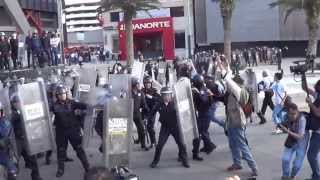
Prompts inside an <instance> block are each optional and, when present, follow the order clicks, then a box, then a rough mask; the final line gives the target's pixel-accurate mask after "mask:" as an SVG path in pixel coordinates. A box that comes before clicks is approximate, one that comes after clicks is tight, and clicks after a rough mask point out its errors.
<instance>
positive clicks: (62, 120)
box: [52, 85, 90, 177]
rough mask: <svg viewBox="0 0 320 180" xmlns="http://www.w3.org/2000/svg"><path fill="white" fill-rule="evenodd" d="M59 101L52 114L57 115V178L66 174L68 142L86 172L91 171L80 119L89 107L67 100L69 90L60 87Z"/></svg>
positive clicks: (55, 123)
mask: <svg viewBox="0 0 320 180" xmlns="http://www.w3.org/2000/svg"><path fill="white" fill-rule="evenodd" d="M56 96H57V101H56V102H55V103H54V105H53V109H52V112H53V113H54V115H55V121H54V125H55V127H56V129H55V130H56V144H57V158H58V171H57V174H56V177H61V176H63V174H64V161H65V159H66V149H67V146H68V142H70V144H71V145H72V147H73V149H74V150H75V151H76V153H77V156H78V158H79V159H80V161H81V163H82V166H83V167H84V169H85V171H88V170H89V166H90V165H89V162H88V159H87V155H86V153H85V151H84V149H83V148H82V146H81V145H82V134H81V122H80V120H79V119H80V118H79V117H81V116H83V115H84V114H85V110H86V108H87V106H86V105H85V104H83V103H79V102H75V101H74V100H71V99H68V98H67V89H66V88H65V87H64V86H62V85H60V86H58V87H57V89H56Z"/></svg>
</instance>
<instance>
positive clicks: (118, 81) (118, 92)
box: [108, 74, 131, 98]
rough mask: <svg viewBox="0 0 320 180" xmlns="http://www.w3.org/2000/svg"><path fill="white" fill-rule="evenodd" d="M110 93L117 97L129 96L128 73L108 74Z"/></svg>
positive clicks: (129, 78) (129, 82) (129, 83)
mask: <svg viewBox="0 0 320 180" xmlns="http://www.w3.org/2000/svg"><path fill="white" fill-rule="evenodd" d="M108 82H109V84H110V85H111V88H112V89H111V92H112V95H113V96H115V97H118V98H125V97H131V76H130V75H128V74H110V75H109V79H108Z"/></svg>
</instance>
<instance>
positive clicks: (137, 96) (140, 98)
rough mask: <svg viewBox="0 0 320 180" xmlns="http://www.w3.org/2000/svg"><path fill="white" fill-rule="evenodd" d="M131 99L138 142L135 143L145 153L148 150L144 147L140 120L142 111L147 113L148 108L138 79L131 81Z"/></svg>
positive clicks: (143, 133)
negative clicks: (138, 144) (139, 145)
mask: <svg viewBox="0 0 320 180" xmlns="http://www.w3.org/2000/svg"><path fill="white" fill-rule="evenodd" d="M132 98H133V122H134V124H135V125H136V127H137V131H138V140H137V141H136V142H135V143H139V142H140V144H141V148H142V149H143V150H145V151H148V150H149V149H148V148H147V146H146V132H145V128H144V124H143V119H142V111H144V112H148V111H149V108H148V105H147V103H146V99H145V95H144V93H143V92H142V91H141V89H140V83H139V81H138V79H135V78H133V79H132Z"/></svg>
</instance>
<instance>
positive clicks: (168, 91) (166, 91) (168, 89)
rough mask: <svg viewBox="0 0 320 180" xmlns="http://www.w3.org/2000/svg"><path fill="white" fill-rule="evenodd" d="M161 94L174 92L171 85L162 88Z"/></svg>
mask: <svg viewBox="0 0 320 180" xmlns="http://www.w3.org/2000/svg"><path fill="white" fill-rule="evenodd" d="M160 94H172V90H171V88H170V87H167V86H166V87H163V88H161V90H160Z"/></svg>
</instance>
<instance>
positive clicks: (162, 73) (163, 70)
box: [158, 62, 167, 85]
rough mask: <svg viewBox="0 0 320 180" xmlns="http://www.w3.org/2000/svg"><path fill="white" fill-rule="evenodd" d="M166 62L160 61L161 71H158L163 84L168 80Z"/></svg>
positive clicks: (159, 80) (160, 81) (159, 79)
mask: <svg viewBox="0 0 320 180" xmlns="http://www.w3.org/2000/svg"><path fill="white" fill-rule="evenodd" d="M166 66H167V64H166V62H160V63H159V70H158V71H159V73H158V82H159V83H160V84H162V85H164V84H165V82H166Z"/></svg>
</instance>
